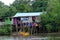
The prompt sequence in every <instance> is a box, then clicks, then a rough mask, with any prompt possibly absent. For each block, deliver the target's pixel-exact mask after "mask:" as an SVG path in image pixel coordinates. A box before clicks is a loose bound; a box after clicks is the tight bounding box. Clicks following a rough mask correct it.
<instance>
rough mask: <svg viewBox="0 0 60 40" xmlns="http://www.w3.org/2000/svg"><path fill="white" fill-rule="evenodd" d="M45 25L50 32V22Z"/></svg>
mask: <svg viewBox="0 0 60 40" xmlns="http://www.w3.org/2000/svg"><path fill="white" fill-rule="evenodd" d="M45 26H46V29H47V31H48V32H51V30H52V26H51V25H50V24H46V25H45Z"/></svg>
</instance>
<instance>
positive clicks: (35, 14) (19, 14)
mask: <svg viewBox="0 0 60 40" xmlns="http://www.w3.org/2000/svg"><path fill="white" fill-rule="evenodd" d="M40 14H42V12H33V13H32V12H31V13H16V15H15V16H13V17H25V16H39V15H40Z"/></svg>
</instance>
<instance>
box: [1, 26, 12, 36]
mask: <svg viewBox="0 0 60 40" xmlns="http://www.w3.org/2000/svg"><path fill="white" fill-rule="evenodd" d="M11 32H12V27H11V26H10V25H3V26H1V28H0V35H8V34H11Z"/></svg>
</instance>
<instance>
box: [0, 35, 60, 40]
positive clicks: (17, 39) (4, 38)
mask: <svg viewBox="0 0 60 40" xmlns="http://www.w3.org/2000/svg"><path fill="white" fill-rule="evenodd" d="M0 40H60V37H36V36H30V37H20V36H17V37H16V36H14V37H13V36H0Z"/></svg>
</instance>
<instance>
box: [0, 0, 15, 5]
mask: <svg viewBox="0 0 60 40" xmlns="http://www.w3.org/2000/svg"><path fill="white" fill-rule="evenodd" d="M0 1H2V2H3V3H4V4H5V5H10V4H12V3H13V2H14V0H0Z"/></svg>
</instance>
